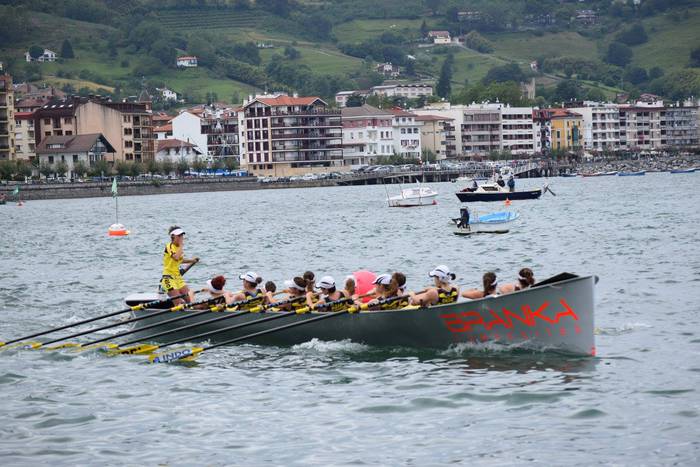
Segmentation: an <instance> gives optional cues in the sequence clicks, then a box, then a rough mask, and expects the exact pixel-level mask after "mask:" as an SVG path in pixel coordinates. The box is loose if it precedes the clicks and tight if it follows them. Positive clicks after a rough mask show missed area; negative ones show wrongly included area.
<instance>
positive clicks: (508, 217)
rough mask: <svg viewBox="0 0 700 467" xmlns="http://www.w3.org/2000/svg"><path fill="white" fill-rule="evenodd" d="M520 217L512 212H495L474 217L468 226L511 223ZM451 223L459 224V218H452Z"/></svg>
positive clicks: (470, 219)
mask: <svg viewBox="0 0 700 467" xmlns="http://www.w3.org/2000/svg"><path fill="white" fill-rule="evenodd" d="M519 217H520V213H517V212H514V211H496V212H491V213H488V214H484V215H481V216H479V215H476V216H473V217H470V218H469V225H477V224H505V223H506V222H512V221H514V220H516V219H518V218H519ZM452 222H453V223H455V224H458V223H459V218H458V217H457V218H453V219H452Z"/></svg>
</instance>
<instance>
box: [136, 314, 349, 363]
mask: <svg viewBox="0 0 700 467" xmlns="http://www.w3.org/2000/svg"><path fill="white" fill-rule="evenodd" d="M348 313H352V311H351V309H350V308H348V309H347V310H342V311H336V312H333V313H326V314H323V315H319V316H316V317H314V318H309V319H305V320H303V321H297V322H295V323H289V324H284V325H282V326H277V327H276V328H272V329H267V330H264V331H259V332H255V333H253V334H246V335H245V336H241V337H236V338H234V339H230V340H227V341H224V342H218V343H216V344H212V345H208V346H206V347H193V348H191V349H179V350H175V351H173V352H170V353H166V354H160V355H151V356H150V357H149V360H150V361H151V363H168V362H173V361H176V360H182V359H189V358H194V357H196V356H197V355H199V354H200V353H202V352H204V351H205V350H211V349H215V348H217V347H221V346H224V345H230V344H235V343H236V342H241V341H245V340H248V339H252V338H254V337H258V336H262V335H265V334H271V333H273V332H278V331H284V330H285V329H290V328H293V327H295V326H301V325H303V324H309V323H311V322H314V321H320V320H322V319H329V318H332V317H334V316H340V315H345V314H348ZM256 322H257V321H256Z"/></svg>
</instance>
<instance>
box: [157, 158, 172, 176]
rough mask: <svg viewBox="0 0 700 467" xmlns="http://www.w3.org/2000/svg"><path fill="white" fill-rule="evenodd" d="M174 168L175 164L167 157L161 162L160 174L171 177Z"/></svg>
mask: <svg viewBox="0 0 700 467" xmlns="http://www.w3.org/2000/svg"><path fill="white" fill-rule="evenodd" d="M174 167H175V165H174V164H173V161H172V160H171V159H170V158H169V157H167V158H165V159H163V160H162V161H161V162H160V164H159V168H158V172H160V173H161V174H162V175H170V173H171V172H172V171H173V168H174Z"/></svg>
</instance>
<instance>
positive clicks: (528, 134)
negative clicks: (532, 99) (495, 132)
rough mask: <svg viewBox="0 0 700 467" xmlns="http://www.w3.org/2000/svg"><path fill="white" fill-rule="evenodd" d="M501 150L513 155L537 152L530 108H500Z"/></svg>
mask: <svg viewBox="0 0 700 467" xmlns="http://www.w3.org/2000/svg"><path fill="white" fill-rule="evenodd" d="M501 141H502V144H501V149H502V150H504V151H510V152H511V154H514V155H532V154H534V153H535V152H536V151H537V145H536V141H535V125H534V122H533V120H532V107H510V106H501Z"/></svg>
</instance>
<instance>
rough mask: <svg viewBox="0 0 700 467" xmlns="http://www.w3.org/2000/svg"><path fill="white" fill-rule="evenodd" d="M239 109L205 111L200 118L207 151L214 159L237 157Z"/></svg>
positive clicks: (238, 153)
mask: <svg viewBox="0 0 700 467" xmlns="http://www.w3.org/2000/svg"><path fill="white" fill-rule="evenodd" d="M240 110H241V109H228V108H225V109H216V110H215V111H213V112H207V113H205V115H204V116H203V117H202V120H201V133H202V134H203V135H205V136H206V138H207V152H206V154H207V155H208V156H209V157H212V158H214V159H221V158H230V157H233V158H236V159H239V158H240V155H241V151H240V138H239V123H238V118H239V112H240Z"/></svg>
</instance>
